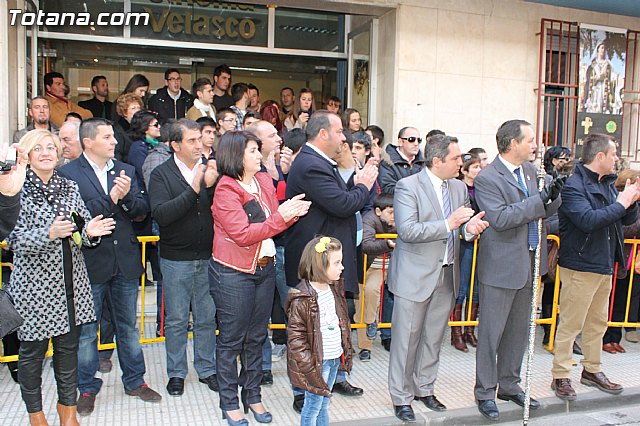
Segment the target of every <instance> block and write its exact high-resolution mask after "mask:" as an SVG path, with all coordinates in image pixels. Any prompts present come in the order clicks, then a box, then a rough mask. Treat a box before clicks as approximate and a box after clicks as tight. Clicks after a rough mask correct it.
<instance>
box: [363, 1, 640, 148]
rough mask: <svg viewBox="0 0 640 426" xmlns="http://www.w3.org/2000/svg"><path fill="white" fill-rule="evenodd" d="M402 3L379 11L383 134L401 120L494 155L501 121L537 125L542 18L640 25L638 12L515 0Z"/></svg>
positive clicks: (630, 26) (394, 129)
mask: <svg viewBox="0 0 640 426" xmlns="http://www.w3.org/2000/svg"><path fill="white" fill-rule="evenodd" d="M375 3H377V4H381V5H382V4H388V2H387V1H384V0H376V1H375ZM400 3H401V4H400V5H399V6H398V8H397V10H396V11H394V12H389V13H387V14H386V15H383V16H382V17H381V18H380V35H379V37H380V38H379V40H380V41H379V44H380V49H379V50H380V52H379V58H380V60H379V72H378V87H379V88H380V91H381V92H380V93H379V94H378V117H381V118H382V119H381V120H380V121H381V124H382V125H383V126H384V130H385V133H386V135H388V136H387V141H390V142H392V141H395V139H396V138H395V134H397V132H398V130H399V129H400V128H402V127H404V126H409V125H410V126H415V127H417V128H418V129H419V130H420V132H421V133H422V135H424V134H426V132H428V131H429V130H430V129H433V128H439V129H441V130H443V131H445V132H446V133H447V134H451V135H455V136H458V137H459V139H460V144H461V148H462V149H463V150H467V149H469V148H472V147H474V146H482V147H484V148H485V149H487V151H489V152H490V154H492V155H493V154H495V153H496V148H495V132H496V130H497V127H498V126H499V125H500V124H501V123H502V122H504V121H506V120H508V119H512V118H524V119H526V120H528V121H530V122H532V123H534V125H535V122H536V105H537V95H536V92H535V89H536V88H537V84H538V78H537V72H538V56H539V37H538V33H539V31H540V21H541V19H542V18H550V19H558V20H565V21H573V22H578V23H591V24H600V25H607V26H612V27H621V28H627V29H635V30H639V29H640V19H637V18H630V17H624V16H618V15H608V14H602V13H595V12H587V11H581V10H574V9H566V8H558V7H552V6H546V5H539V4H534V3H526V2H524V1H521V0H449V1H443V0H406V1H401V2H400ZM394 20H395V22H393V21H394ZM394 50H395V52H394Z"/></svg>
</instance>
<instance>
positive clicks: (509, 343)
mask: <svg viewBox="0 0 640 426" xmlns="http://www.w3.org/2000/svg"><path fill="white" fill-rule="evenodd" d="M478 288H479V291H480V308H479V317H480V319H479V321H480V323H479V327H478V347H477V349H476V385H475V389H474V393H475V397H476V399H477V400H485V399H495V395H496V388H497V387H498V386H499V388H500V394H501V395H515V394H518V393H520V392H522V388H521V387H520V370H521V367H522V358H523V356H524V353H525V350H526V348H527V341H528V329H529V315H530V313H531V295H532V286H531V284H530V283H529V284H527V285H526V286H524V287H523V288H521V289H519V290H516V289H508V288H500V287H493V286H489V285H486V284H483V283H479V287H478Z"/></svg>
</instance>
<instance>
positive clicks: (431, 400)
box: [416, 395, 447, 411]
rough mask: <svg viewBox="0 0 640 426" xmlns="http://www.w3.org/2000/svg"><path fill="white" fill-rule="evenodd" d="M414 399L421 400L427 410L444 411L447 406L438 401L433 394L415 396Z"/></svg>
mask: <svg viewBox="0 0 640 426" xmlns="http://www.w3.org/2000/svg"><path fill="white" fill-rule="evenodd" d="M416 399H417V400H418V401H422V402H423V403H424V405H426V406H427V408H428V409H429V410H433V411H445V410H446V409H447V407H446V406H445V405H444V404H443V403H442V402H440V401H438V398H436V396H435V395H429V396H417V397H416Z"/></svg>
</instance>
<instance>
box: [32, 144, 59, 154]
mask: <svg viewBox="0 0 640 426" xmlns="http://www.w3.org/2000/svg"><path fill="white" fill-rule="evenodd" d="M44 150H46V151H47V152H55V151H57V150H58V148H56V147H55V145H47V146H46V147H44V148H43V147H41V146H40V145H36V146H34V147H33V149H32V150H31V151H33V152H35V153H36V154H39V153H40V152H42V151H44Z"/></svg>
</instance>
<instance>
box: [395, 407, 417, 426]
mask: <svg viewBox="0 0 640 426" xmlns="http://www.w3.org/2000/svg"><path fill="white" fill-rule="evenodd" d="M393 409H394V411H395V413H396V417H397V418H398V419H400V420H402V421H403V422H407V423H413V422H415V421H416V415H415V414H413V408H411V406H410V405H394V406H393Z"/></svg>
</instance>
